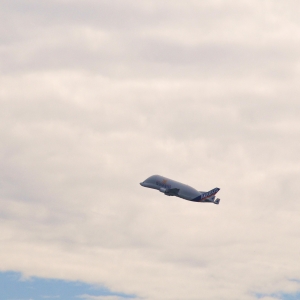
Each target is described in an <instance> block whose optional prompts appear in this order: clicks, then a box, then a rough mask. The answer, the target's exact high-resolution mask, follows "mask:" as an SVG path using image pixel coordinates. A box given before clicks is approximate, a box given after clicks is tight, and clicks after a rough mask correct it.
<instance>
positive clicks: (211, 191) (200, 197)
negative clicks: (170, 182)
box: [192, 188, 220, 202]
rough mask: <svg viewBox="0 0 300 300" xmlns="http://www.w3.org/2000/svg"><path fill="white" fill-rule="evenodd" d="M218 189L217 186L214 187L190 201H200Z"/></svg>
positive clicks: (212, 194)
mask: <svg viewBox="0 0 300 300" xmlns="http://www.w3.org/2000/svg"><path fill="white" fill-rule="evenodd" d="M219 190H220V189H219V188H214V189H212V190H210V191H208V192H206V193H203V194H201V195H200V196H197V197H196V198H194V199H192V201H196V202H201V201H203V200H204V199H206V198H209V197H211V196H214V195H215V194H216V193H217V192H218V191H219Z"/></svg>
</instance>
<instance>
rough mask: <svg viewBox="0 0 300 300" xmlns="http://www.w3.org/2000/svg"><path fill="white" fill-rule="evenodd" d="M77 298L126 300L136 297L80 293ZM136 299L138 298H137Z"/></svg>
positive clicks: (86, 299)
mask: <svg viewBox="0 0 300 300" xmlns="http://www.w3.org/2000/svg"><path fill="white" fill-rule="evenodd" d="M79 298H83V299H85V300H124V299H125V300H126V299H137V298H135V297H134V298H128V297H119V296H90V295H82V296H80V297H79ZM137 300H138V299H137Z"/></svg>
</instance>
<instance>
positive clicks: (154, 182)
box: [140, 175, 220, 204]
mask: <svg viewBox="0 0 300 300" xmlns="http://www.w3.org/2000/svg"><path fill="white" fill-rule="evenodd" d="M140 185H141V186H143V187H147V188H150V189H155V190H159V191H160V192H162V193H164V194H165V195H167V196H176V197H179V198H182V199H185V200H189V201H193V202H206V203H214V204H219V203H220V199H219V198H217V199H215V197H216V196H215V195H216V194H217V192H218V191H219V190H220V189H219V188H214V189H212V190H210V191H208V192H200V191H197V190H196V189H194V188H192V187H191V186H189V185H186V184H183V183H181V182H178V181H175V180H172V179H169V178H166V177H163V176H160V175H152V176H150V177H149V178H147V179H146V180H145V181H143V182H141V183H140Z"/></svg>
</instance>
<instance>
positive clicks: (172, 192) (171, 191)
mask: <svg viewBox="0 0 300 300" xmlns="http://www.w3.org/2000/svg"><path fill="white" fill-rule="evenodd" d="M178 192H179V189H175V188H174V189H168V190H167V191H166V195H169V196H177V195H178Z"/></svg>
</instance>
